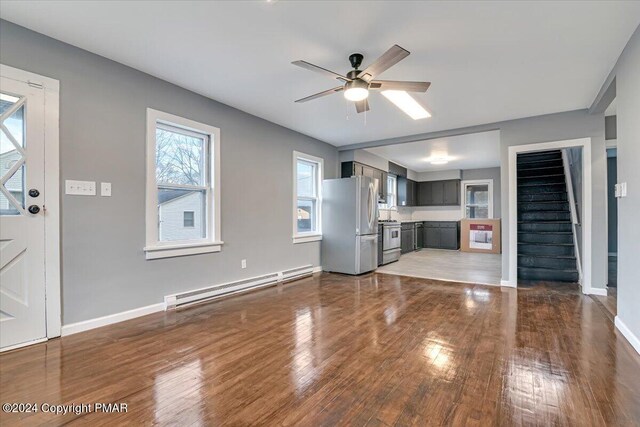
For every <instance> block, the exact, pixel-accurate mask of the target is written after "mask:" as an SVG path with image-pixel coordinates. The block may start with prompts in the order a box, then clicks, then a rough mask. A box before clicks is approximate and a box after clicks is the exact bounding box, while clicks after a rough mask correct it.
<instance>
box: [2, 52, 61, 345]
mask: <svg viewBox="0 0 640 427" xmlns="http://www.w3.org/2000/svg"><path fill="white" fill-rule="evenodd" d="M0 75H1V76H2V77H5V78H8V79H12V80H16V81H19V82H23V83H27V84H28V85H29V86H31V87H36V88H42V90H44V103H45V107H44V115H45V117H44V153H45V164H44V169H45V170H44V173H45V181H44V203H43V210H44V230H45V231H44V233H45V295H46V305H45V307H46V311H47V313H46V319H47V338H53V337H58V336H60V328H61V325H62V315H61V314H62V311H61V304H60V300H61V294H60V168H59V164H60V151H59V117H60V114H59V109H60V82H59V81H58V80H55V79H52V78H49V77H44V76H40V75H38V74H34V73H30V72H28V71H23V70H20V69H18V68H13V67H9V66H7V65H4V64H0ZM29 344H33V342H27V343H23V344H20V345H18V346H14V347H13V348H16V347H21V346H23V345H29ZM9 349H11V348H4V349H3V351H6V350H9Z"/></svg>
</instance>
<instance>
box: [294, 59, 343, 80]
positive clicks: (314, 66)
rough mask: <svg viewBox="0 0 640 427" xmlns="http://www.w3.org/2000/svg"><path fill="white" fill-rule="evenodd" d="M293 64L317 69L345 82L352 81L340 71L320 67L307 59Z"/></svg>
mask: <svg viewBox="0 0 640 427" xmlns="http://www.w3.org/2000/svg"><path fill="white" fill-rule="evenodd" d="M292 64H293V65H297V66H298V67H301V68H304V69H306V70H310V71H315V72H316V73H320V74H324V75H325V76H329V77H331V78H334V79H338V80H342V81H343V82H350V81H351V79H349V78H347V77H345V76H343V75H340V74H338V73H334V72H333V71H331V70H327V69H326V68H322V67H319V66H317V65H313V64H311V63H309V62H307V61H293V62H292Z"/></svg>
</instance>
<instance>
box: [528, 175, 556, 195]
mask: <svg viewBox="0 0 640 427" xmlns="http://www.w3.org/2000/svg"><path fill="white" fill-rule="evenodd" d="M558 176H563V177H564V175H558ZM536 178H543V177H539V176H537V177H536ZM523 179H531V178H530V177H527V178H523ZM542 185H565V183H564V181H563V182H546V183H532V184H526V183H524V182H523V183H518V188H521V187H540V186H542ZM554 193H562V191H554ZM529 194H531V193H529Z"/></svg>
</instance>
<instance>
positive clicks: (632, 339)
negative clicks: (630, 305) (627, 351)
mask: <svg viewBox="0 0 640 427" xmlns="http://www.w3.org/2000/svg"><path fill="white" fill-rule="evenodd" d="M614 323H615V325H616V329H618V331H620V333H621V334H622V335H623V336H624V337H625V338H626V339H627V341H629V344H631V347H633V348H634V349H635V351H636V352H638V354H640V338H638V337H637V336H636V335H635V334H634V333H633V332H631V329H629V328H628V327H627V325H626V324H625V323H624V322H623V321H622V319H620V316H616V318H615V320H614Z"/></svg>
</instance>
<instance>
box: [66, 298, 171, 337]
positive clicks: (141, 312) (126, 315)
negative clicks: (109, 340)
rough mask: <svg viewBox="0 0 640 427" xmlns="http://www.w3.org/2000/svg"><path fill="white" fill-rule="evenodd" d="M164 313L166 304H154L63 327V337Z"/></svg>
mask: <svg viewBox="0 0 640 427" xmlns="http://www.w3.org/2000/svg"><path fill="white" fill-rule="evenodd" d="M158 311H164V303H163V302H161V303H158V304H152V305H148V306H146V307H140V308H134V309H133V310H127V311H123V312H121V313H115V314H110V315H108V316H102V317H97V318H95V319H89V320H84V321H82V322H77V323H70V324H68V325H63V326H62V331H61V335H62V336H63V337H65V336H67V335H72V334H77V333H78V332H83V331H88V330H90V329H95V328H100V327H102V326H107V325H111V324H113V323H118V322H124V321H125V320H129V319H134V318H136V317H141V316H146V315H147V314H151V313H156V312H158Z"/></svg>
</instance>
